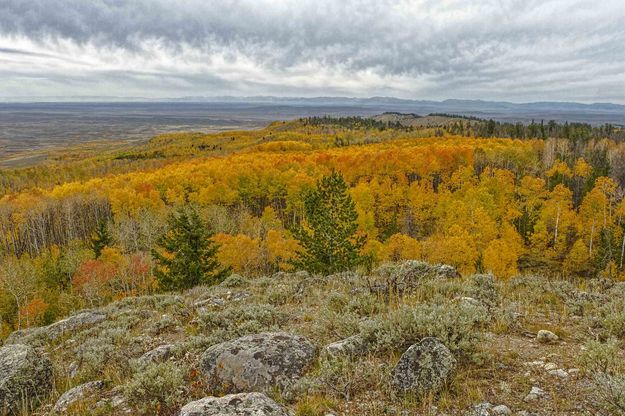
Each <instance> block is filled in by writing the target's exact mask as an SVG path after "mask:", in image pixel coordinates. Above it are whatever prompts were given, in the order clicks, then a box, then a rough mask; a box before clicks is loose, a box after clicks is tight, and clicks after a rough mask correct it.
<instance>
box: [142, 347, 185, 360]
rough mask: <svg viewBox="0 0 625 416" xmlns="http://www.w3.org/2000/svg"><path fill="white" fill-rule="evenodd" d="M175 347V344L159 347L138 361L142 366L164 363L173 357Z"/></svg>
mask: <svg viewBox="0 0 625 416" xmlns="http://www.w3.org/2000/svg"><path fill="white" fill-rule="evenodd" d="M175 347H176V346H175V345H174V344H164V345H159V346H158V347H156V348H154V349H153V350H150V351H148V352H146V353H145V354H143V355H142V356H141V357H139V360H138V361H139V363H140V364H150V363H162V362H163V361H166V360H168V359H169V358H170V357H171V356H172V354H173V352H174V348H175Z"/></svg>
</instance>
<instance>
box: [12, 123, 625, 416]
mask: <svg viewBox="0 0 625 416" xmlns="http://www.w3.org/2000/svg"><path fill="white" fill-rule="evenodd" d="M623 134H625V132H624V131H623V130H621V129H618V128H617V127H615V126H612V125H604V126H591V125H587V124H583V123H570V124H568V123H567V124H559V123H556V122H547V123H542V122H541V123H529V124H521V123H514V124H513V123H500V122H496V121H493V120H479V119H473V118H466V117H456V116H452V115H443V114H439V115H430V116H424V117H420V116H416V115H414V114H399V113H387V114H382V115H378V116H376V117H365V118H363V117H354V116H343V117H331V116H321V117H318V116H315V117H307V118H301V119H297V120H293V121H288V122H287V121H276V122H272V123H270V124H269V125H268V126H267V127H265V128H263V129H256V130H244V131H224V132H219V133H202V132H178V133H168V134H161V135H157V136H155V137H153V138H151V139H150V140H148V141H145V142H137V143H118V144H116V145H114V146H102V145H97V146H96V145H94V146H91V145H81V146H75V147H69V148H58V149H55V150H54V151H51V152H49V153H48V154H46V155H42V157H41V159H38V160H36V161H33V165H32V166H29V167H24V168H15V169H3V170H2V171H1V173H2V174H1V175H0V339H2V340H3V342H4V344H5V346H4V347H3V349H2V351H1V353H0V403H1V406H5V408H6V409H8V408H9V407H10V408H11V411H13V412H15V409H16V408H18V410H19V411H20V412H21V413H22V414H29V413H30V414H34V415H42V414H50V413H51V412H52V408H53V407H54V406H55V405H57V404H58V406H57V409H60V410H59V412H60V413H61V414H63V412H65V413H67V412H69V411H68V410H64V409H65V404H63V403H66V402H67V403H69V402H70V401H73V400H74V399H75V398H77V397H78V398H81V397H82V398H84V400H82V399H81V401H79V402H77V403H76V404H75V405H73V406H74V410H75V412H74V414H78V415H87V414H145V415H153V414H160V415H175V414H181V415H184V416H191V415H209V414H226V415H227V414H255V413H253V412H257V413H256V414H259V415H262V414H274V415H282V416H284V415H286V414H289V412H291V413H294V414H296V415H298V416H314V415H324V416H325V415H326V414H327V413H332V414H335V415H338V414H365V415H367V414H372V415H386V414H389V415H395V414H396V415H404V414H428V415H430V414H432V415H434V414H436V415H441V416H442V415H456V414H465V412H469V413H467V414H469V415H471V414H475V415H491V414H492V415H495V414H502V415H505V414H511V413H510V411H513V412H515V413H516V414H518V415H528V414H533V413H532V412H534V413H538V414H552V415H565V414H579V415H586V414H619V413H618V412H621V413H622V412H623V406H624V404H623V399H622V396H620V395H619V394H618V392H619V391H621V390H619V389H621V386H623V383H624V382H623V379H624V377H625V376H624V372H625V368H624V367H623V366H622V365H621V363H622V362H623V359H622V358H623V354H624V350H623V337H624V336H625V332H624V329H623V328H624V325H625V324H624V322H625V318H623V314H624V312H623V311H624V310H625V306H624V305H623V296H622V292H623V290H625V289H624V288H623V284H622V283H621V282H622V281H624V280H625V164H624V162H623V161H624V160H625V142H624V141H623ZM441 265H445V266H441ZM338 272H341V273H338ZM227 276H229V277H227ZM224 277H227V278H226V280H223V278H224ZM268 332H269V333H268ZM224 342H226V343H224ZM337 342H338V343H337ZM330 345H331V346H330ZM29 346H32V348H30V347H29ZM145 354H147V355H145ZM142 357H143V358H142ZM128 359H130V361H128ZM84 383H90V384H87V385H83V384H84ZM15 386H17V387H15ZM75 386H82V387H81V388H80V389H78V390H73V391H71V393H68V394H67V395H65V396H64V397H63V399H62V400H61V401H60V402H59V403H57V401H58V400H59V398H60V397H61V395H62V394H63V393H64V392H66V391H67V390H69V389H70V388H72V387H75ZM258 391H261V392H264V393H266V396H263V395H259V394H247V393H251V392H258ZM226 393H228V394H239V393H241V394H244V395H243V396H227V397H226V398H225V399H215V398H209V399H202V398H203V397H205V396H221V395H222V394H226ZM24 394H26V396H24ZM25 399H28V400H25ZM70 399H72V400H70ZM196 400H199V401H198V402H194V403H193V404H190V405H189V406H188V407H184V409H183V410H181V408H182V407H183V406H184V405H185V404H186V403H188V402H191V401H196ZM486 402H488V403H490V405H488V406H490V407H488V406H487V405H486V404H485V403H486ZM16 403H19V404H18V405H16ZM31 404H32V407H30V405H31ZM478 405H480V407H479V408H474V407H475V406H478ZM491 405H492V406H491ZM1 406H0V407H1ZM498 406H499V407H498ZM502 406H504V407H502ZM211 409H212V410H211ZM236 409H238V410H236ZM259 409H260V410H259ZM262 409H264V410H262ZM506 409H508V410H506ZM235 410H236V411H235ZM228 412H229V413H228ZM237 412H238V413H237ZM523 412H526V413H523ZM70 414H71V412H70Z"/></svg>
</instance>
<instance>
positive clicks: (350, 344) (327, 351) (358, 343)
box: [322, 334, 367, 357]
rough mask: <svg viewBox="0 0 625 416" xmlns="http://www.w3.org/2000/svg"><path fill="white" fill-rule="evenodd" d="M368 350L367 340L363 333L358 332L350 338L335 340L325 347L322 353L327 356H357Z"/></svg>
mask: <svg viewBox="0 0 625 416" xmlns="http://www.w3.org/2000/svg"><path fill="white" fill-rule="evenodd" d="M366 352H367V341H366V340H365V339H364V338H363V336H362V335H360V334H356V335H352V336H351V337H349V338H345V339H342V340H340V341H336V342H333V343H331V344H328V345H326V346H325V347H324V348H323V351H322V354H323V355H325V356H327V357H340V356H355V355H360V354H364V353H366Z"/></svg>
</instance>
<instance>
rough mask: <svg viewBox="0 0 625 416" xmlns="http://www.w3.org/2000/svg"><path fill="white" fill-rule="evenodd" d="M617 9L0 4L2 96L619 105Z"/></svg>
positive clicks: (56, 0) (236, 2) (432, 0)
mask: <svg viewBox="0 0 625 416" xmlns="http://www.w3.org/2000/svg"><path fill="white" fill-rule="evenodd" d="M624 1H625V0H412V1H388V0H360V1H355V0H311V1H309V0H293V1H290V0H283V1H278V0H273V1H272V0H212V1H206V0H187V1H182V0H179V1H175V0H0V96H4V97H7V96H14V97H15V96H17V97H19V96H141V97H153V98H156V97H178V96H190V95H193V96H200V95H202V96H214V95H237V96H247V95H277V96H358V97H367V96H381V95H383V96H396V97H402V98H413V99H446V98H465V99H486V100H507V101H516V102H523V101H543V100H562V101H581V102H608V101H610V102H618V103H625V4H624Z"/></svg>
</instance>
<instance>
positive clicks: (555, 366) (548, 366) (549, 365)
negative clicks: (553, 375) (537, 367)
mask: <svg viewBox="0 0 625 416" xmlns="http://www.w3.org/2000/svg"><path fill="white" fill-rule="evenodd" d="M544 368H545V370H547V371H551V370H555V369H556V368H558V366H557V365H555V364H554V363H547V364H545V366H544Z"/></svg>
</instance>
